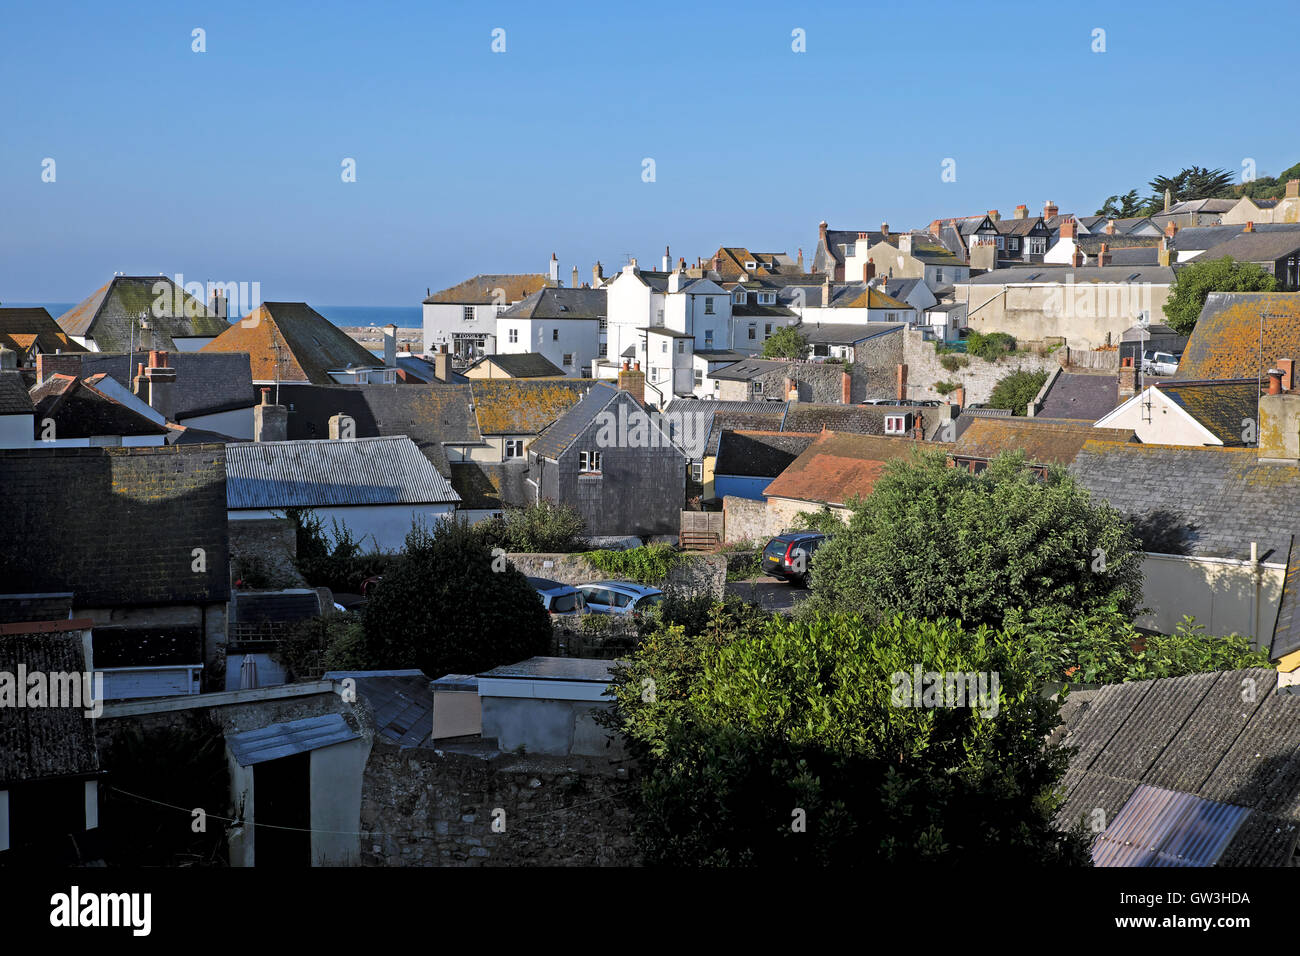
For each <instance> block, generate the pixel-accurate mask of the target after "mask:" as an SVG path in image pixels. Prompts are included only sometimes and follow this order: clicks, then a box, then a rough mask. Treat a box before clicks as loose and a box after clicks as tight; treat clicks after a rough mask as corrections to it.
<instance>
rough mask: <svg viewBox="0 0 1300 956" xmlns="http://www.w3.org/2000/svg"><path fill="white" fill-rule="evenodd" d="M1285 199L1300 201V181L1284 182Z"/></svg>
mask: <svg viewBox="0 0 1300 956" xmlns="http://www.w3.org/2000/svg"><path fill="white" fill-rule="evenodd" d="M1286 198H1287V199H1300V179H1288V180H1287V181H1286Z"/></svg>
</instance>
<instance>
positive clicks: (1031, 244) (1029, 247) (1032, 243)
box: [1025, 236, 1047, 256]
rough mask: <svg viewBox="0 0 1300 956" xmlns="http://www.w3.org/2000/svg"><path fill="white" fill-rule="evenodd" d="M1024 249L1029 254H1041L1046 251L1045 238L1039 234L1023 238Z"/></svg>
mask: <svg viewBox="0 0 1300 956" xmlns="http://www.w3.org/2000/svg"><path fill="white" fill-rule="evenodd" d="M1025 251H1026V252H1028V253H1029V254H1030V255H1031V256H1041V255H1042V254H1043V253H1045V252H1046V251H1047V240H1046V239H1044V238H1043V237H1041V236H1037V237H1033V238H1030V239H1027V240H1025Z"/></svg>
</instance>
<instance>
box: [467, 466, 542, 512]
mask: <svg viewBox="0 0 1300 956" xmlns="http://www.w3.org/2000/svg"><path fill="white" fill-rule="evenodd" d="M527 473H528V469H527V465H526V464H518V463H493V462H478V461H463V462H462V461H458V462H454V463H453V464H452V465H451V486H452V487H453V488H455V489H456V494H458V495H460V509H461V510H462V511H480V510H484V511H500V510H502V509H503V508H507V507H512V506H514V507H518V506H521V505H523V504H525V503H527V502H528V500H529V499H528V498H527V497H526V491H527V489H526V485H525V482H524V479H525V478H526V477H527Z"/></svg>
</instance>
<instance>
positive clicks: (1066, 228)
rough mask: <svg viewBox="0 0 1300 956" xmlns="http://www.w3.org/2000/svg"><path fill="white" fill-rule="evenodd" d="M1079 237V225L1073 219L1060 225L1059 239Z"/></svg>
mask: <svg viewBox="0 0 1300 956" xmlns="http://www.w3.org/2000/svg"><path fill="white" fill-rule="evenodd" d="M1078 235H1079V224H1078V223H1077V222H1075V221H1074V220H1073V219H1066V220H1065V221H1064V222H1062V223H1061V238H1062V239H1074V238H1076V237H1077V236H1078Z"/></svg>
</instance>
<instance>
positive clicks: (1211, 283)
mask: <svg viewBox="0 0 1300 956" xmlns="http://www.w3.org/2000/svg"><path fill="white" fill-rule="evenodd" d="M1276 288H1277V281H1276V280H1275V279H1274V278H1273V276H1272V275H1270V274H1269V273H1267V272H1265V271H1264V270H1263V269H1261V268H1260V267H1259V266H1257V265H1255V264H1254V263H1253V262H1237V261H1236V260H1235V259H1233V258H1231V257H1230V256H1224V257H1223V258H1222V259H1210V260H1207V261H1201V260H1200V259H1197V260H1196V261H1195V262H1190V263H1188V264H1187V265H1185V266H1182V267H1181V268H1179V269H1178V271H1177V272H1175V273H1174V284H1173V287H1172V288H1170V290H1169V298H1168V299H1167V300H1166V301H1165V305H1164V310H1165V318H1166V319H1168V324H1169V327H1170V328H1171V329H1173V330H1174V331H1175V332H1177V333H1178V334H1179V335H1191V334H1192V329H1194V328H1196V321H1197V320H1198V319H1199V318H1200V317H1201V309H1203V308H1204V307H1205V299H1206V297H1207V296H1209V294H1210V293H1211V292H1272V291H1274V290H1275V289H1276Z"/></svg>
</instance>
